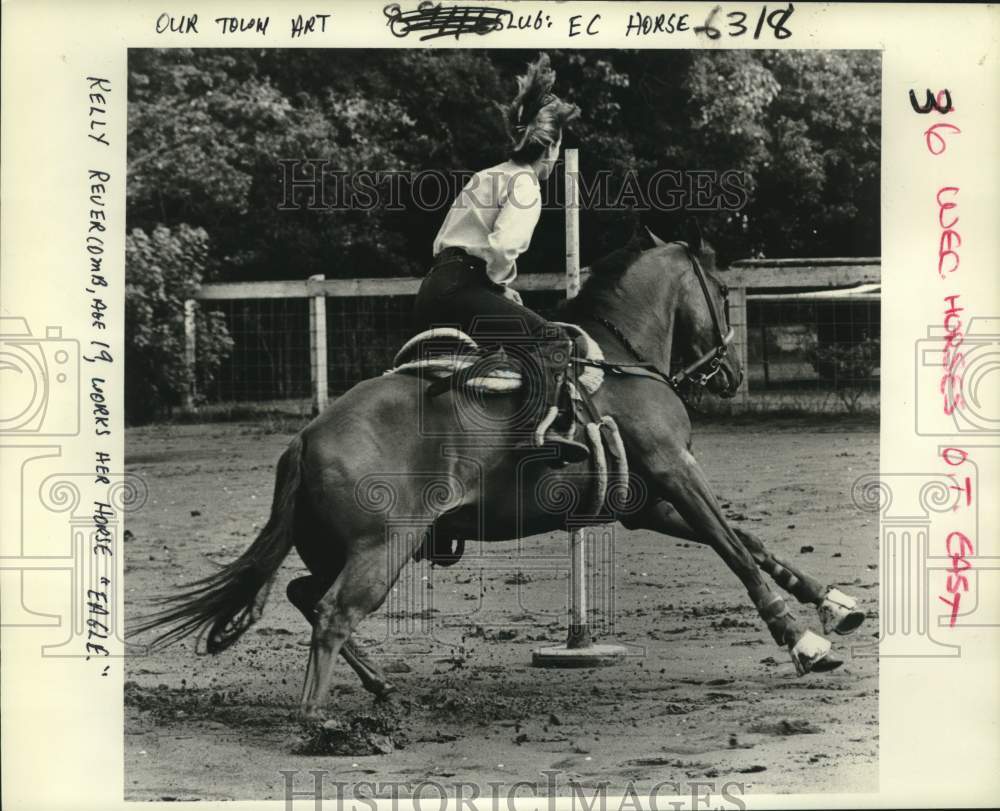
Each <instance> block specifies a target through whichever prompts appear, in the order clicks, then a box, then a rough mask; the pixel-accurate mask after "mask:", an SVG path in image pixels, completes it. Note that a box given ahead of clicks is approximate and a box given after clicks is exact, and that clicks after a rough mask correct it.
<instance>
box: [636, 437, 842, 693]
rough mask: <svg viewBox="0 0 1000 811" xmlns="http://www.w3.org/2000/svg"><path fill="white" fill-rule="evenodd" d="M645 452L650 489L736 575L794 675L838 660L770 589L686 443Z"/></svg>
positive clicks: (830, 666) (835, 664)
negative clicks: (786, 655) (787, 654)
mask: <svg viewBox="0 0 1000 811" xmlns="http://www.w3.org/2000/svg"><path fill="white" fill-rule="evenodd" d="M647 452H648V453H649V455H648V456H646V458H647V459H650V460H651V463H650V464H649V465H648V469H649V471H648V472H649V476H650V478H651V479H652V481H651V485H652V488H653V489H654V490H655V491H657V492H659V494H660V495H661V496H662V497H663V498H665V499H666V500H667V501H668V502H669V503H670V504H672V505H673V506H674V507H675V508H676V509H677V511H678V512H679V513H680V515H681V517H682V518H683V519H684V521H685V522H686V523H687V524H688V526H689V527H690V528H691V529H692V530H693V531H694V533H695V534H696V535H697V536H698V538H699V539H700V540H702V541H703V542H705V543H707V544H709V545H710V546H711V547H712V548H713V549H714V550H715V551H716V552H717V553H718V554H719V556H720V557H721V558H722V559H723V560H724V561H725V562H726V565H727V566H729V568H730V569H731V570H732V571H733V573H734V574H735V575H736V576H737V577H738V578H739V579H740V581H741V582H742V583H743V585H744V587H745V588H746V590H747V593H748V594H749V595H750V599H751V600H752V601H753V604H754V606H755V607H756V609H757V613H758V614H760V617H761V619H763V620H764V623H765V624H766V625H767V628H768V630H769V631H770V632H771V636H772V637H773V638H774V640H775V642H777V643H778V644H779V645H784V646H786V647H787V648H788V650H789V652H790V653H791V656H792V661H793V662H794V663H795V669H796V671H797V672H798V673H799V675H803V674H805V673H808V672H810V671H813V670H816V671H826V670H833V669H834V668H836V667H839V666H840V665H841V664H843V661H842V660H840V659H837V658H836V657H834V656H833V655H832V654H831V652H830V649H831V645H830V643H829V641H827V640H826V639H824V638H823V637H821V636H819V635H817V634H814V633H813V632H812V631H809V630H807V629H806V628H805V627H804V626H803V625H802V624H801V623H800V622H799V621H798V620H797V619H796V618H795V616H794V615H793V614H792V613H791V612H790V611H789V609H788V606H787V605H786V604H785V601H784V599H783V598H782V597H781V596H780V595H778V594H775V593H774V592H773V591H771V589H770V587H769V586H768V584H767V583H766V582H765V581H764V578H763V574H762V572H761V570H760V568H758V566H757V563H756V562H755V561H754V558H753V556H752V555H751V553H750V551H749V550H748V549H747V547H746V546H745V545H744V544H743V542H742V541H741V540H740V538H739V536H738V535H737V534H736V533H735V532H734V531H733V530H732V528H730V526H729V525H728V523H727V522H726V519H725V516H724V515H723V512H722V508H721V507H720V506H719V503H718V502H717V501H716V499H715V496H714V495H713V494H712V489H711V487H710V486H709V484H708V481H707V480H706V478H705V474H704V472H703V471H702V469H701V466H700V465H699V464H698V462H697V460H696V459H695V458H694V456H693V455H692V454H691V452H690V451H688V450H687V449H686V448H680V447H678V446H677V445H676V444H674V443H671V442H669V441H668V442H667V443H665V444H660V445H658V446H657V447H656V448H655V449H654V448H648V450H647Z"/></svg>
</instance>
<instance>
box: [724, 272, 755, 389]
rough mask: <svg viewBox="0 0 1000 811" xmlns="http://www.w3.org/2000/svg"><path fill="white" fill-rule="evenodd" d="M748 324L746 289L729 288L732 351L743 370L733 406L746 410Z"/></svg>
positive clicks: (748, 386)
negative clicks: (732, 333)
mask: <svg viewBox="0 0 1000 811" xmlns="http://www.w3.org/2000/svg"><path fill="white" fill-rule="evenodd" d="M748 323H749V319H748V313H747V289H746V288H745V287H731V288H730V289H729V325H730V326H731V327H732V328H733V332H734V333H735V334H734V335H733V350H734V351H735V352H736V359H737V360H738V361H739V363H740V368H741V369H742V370H743V381H742V382H741V383H740V387H739V389H737V391H736V397H735V404H736V405H737V406H738V407H739V408H746V407H747V406H748V405H749V404H750V368H749V366H748V363H749V352H748V347H749V344H750V339H749V332H748V331H747V324H748Z"/></svg>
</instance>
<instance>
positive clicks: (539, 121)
mask: <svg viewBox="0 0 1000 811" xmlns="http://www.w3.org/2000/svg"><path fill="white" fill-rule="evenodd" d="M555 81H556V73H555V71H554V70H552V66H551V63H550V60H549V56H548V54H544V53H543V54H539V55H538V59H537V61H535V62H533V63H531V64H529V65H528V68H527V71H526V72H525V74H524V75H523V76H519V77H518V79H517V87H518V92H517V96H516V97H515V98H514V100H513V102H511V103H510V104H508V105H498V106H499V107H500V109H501V111H502V113H503V117H504V123H505V125H506V126H507V133H508V135H509V137H510V140H511V144H512V147H511V151H510V159H511V160H512V161H514V162H515V163H520V164H529V163H534V162H535V161H537V160H539V159H540V158H541V157H542V156H543V155H544V154H545V152H546V151H547V150H548V149H549V148H551V147H552V145H553V144H556V143H558V142H559V139H560V138H561V137H562V131H563V128H564V127H565V126H566V125H567V124H569V122H571V121H573V120H574V119H575V118H577V117H579V115H580V108H579V107H577V106H576V105H575V104H570V103H569V102H565V101H563V100H562V99H560V98H559V97H558V96H557V95H555V94H554V93H553V92H552V86H553V85H554V84H555Z"/></svg>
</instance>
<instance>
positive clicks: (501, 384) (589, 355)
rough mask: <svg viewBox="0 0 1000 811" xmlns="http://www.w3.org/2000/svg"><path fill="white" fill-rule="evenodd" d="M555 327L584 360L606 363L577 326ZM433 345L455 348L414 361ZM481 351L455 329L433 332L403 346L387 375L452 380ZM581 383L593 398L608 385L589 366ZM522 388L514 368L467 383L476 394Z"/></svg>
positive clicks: (579, 379)
mask: <svg viewBox="0 0 1000 811" xmlns="http://www.w3.org/2000/svg"><path fill="white" fill-rule="evenodd" d="M553 323H555V324H557V325H558V326H560V327H562V328H563V329H565V330H566V331H567V332H568V333H569V334H570V335H571V336H572V337H573V339H574V342H575V344H576V347H577V351H578V352H580V356H581V357H582V358H583V359H584V360H588V361H595V362H598V361H603V360H604V353H603V352H602V351H601V347H600V346H599V345H598V343H597V341H595V340H594V339H593V338H591V337H590V336H589V335H588V334H587V333H586V332H585V331H584V330H583V329H581V328H580V327H578V326H576V324H566V323H563V322H559V321H556V322H553ZM431 342H433V343H435V344H437V347H435V349H437V348H438V347H441V348H442V349H443V348H444V347H445V346H447V345H449V344H451V345H454V350H453V351H451V352H447V353H445V352H443V351H442V352H441V353H440V354H435V355H434V356H433V357H426V358H421V359H419V360H411V358H414V357H418V358H419V355H420V350H421V349H422V348H425V347H426V345H427V344H428V343H431ZM479 350H480V347H479V344H477V343H476V342H475V340H473V339H472V338H471V337H470V336H469V335H466V334H465V333H464V332H462V331H461V330H457V329H453V328H451V327H444V328H441V327H438V328H435V329H429V330H426V331H424V332H421V333H419V334H417V335H414V336H413V337H412V338H410V340H408V341H407V342H406V343H405V344H404V345H403V347H402V349H400V350H399V352H397V353H396V357H395V358H394V359H393V368H391V369H389V370H387V371H386V372H385V373H384V374H387V375H391V374H396V373H397V372H403V373H406V372H410V373H413V372H419V373H421V374H424V375H427V376H429V377H433V378H435V379H440V378H445V377H451V376H452V375H454V374H456V373H458V372H463V371H465V370H466V369H468V368H469V367H471V366H472V365H473V364H474V363H476V362H478V361H479V360H481V359H482V356H481V355H479V354H477V353H478V352H479ZM577 382H578V383H579V385H580V386H582V387H583V389H584V390H585V391H587V392H588V393H589V394H593V393H594V392H595V391H597V390H598V389H599V388H600V387H601V384H602V383H603V382H604V370H603V369H600V368H597V367H594V366H587V367H585V368H584V370H583V371H582V372H580V373H579V375H578V376H577ZM522 384H523V381H522V379H521V373H520V372H519V371H517V369H515V368H513V367H512V366H511V367H507V368H504V367H502V366H501V367H498V368H492V369H490V370H489V371H488V372H486V373H485V374H482V375H476V376H475V377H470V378H469V379H468V380H466V381H464V383H463V385H464V386H465V387H466V388H468V389H471V390H473V391H480V392H484V393H494V394H506V393H507V392H511V391H516V390H518V389H519V388H521V386H522Z"/></svg>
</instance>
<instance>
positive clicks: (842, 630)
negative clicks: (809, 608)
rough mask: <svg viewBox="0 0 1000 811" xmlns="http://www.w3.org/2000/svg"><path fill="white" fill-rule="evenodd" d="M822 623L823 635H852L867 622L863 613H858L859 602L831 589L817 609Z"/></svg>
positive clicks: (837, 590)
mask: <svg viewBox="0 0 1000 811" xmlns="http://www.w3.org/2000/svg"><path fill="white" fill-rule="evenodd" d="M816 612H817V613H818V614H819V618H820V621H821V622H822V623H823V633H825V634H830V633H834V634H840V635H841V636H843V635H844V634H849V633H852V632H853V631H856V630H857V629H858V626H859V625H861V623H862V622H864V621H865V614H864V612H863V611H858V601H857V600H855V599H854V598H853V597H848V596H847V595H846V594H844V592H842V591H840V590H839V589H834V588H831V589H829V590H828V591H827V593H826V594H824V595H823V602H821V603H820V604H819V605H818V606H817V607H816Z"/></svg>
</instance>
